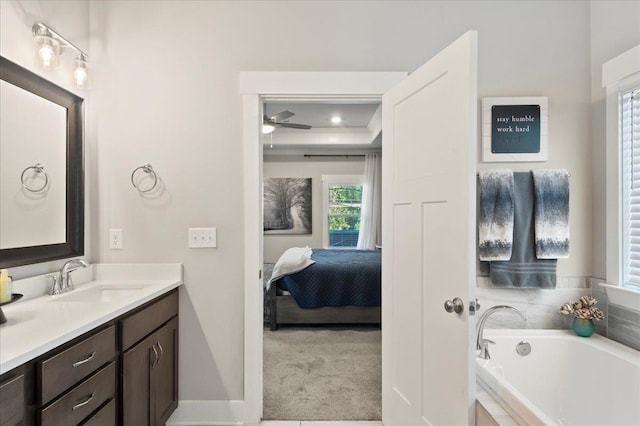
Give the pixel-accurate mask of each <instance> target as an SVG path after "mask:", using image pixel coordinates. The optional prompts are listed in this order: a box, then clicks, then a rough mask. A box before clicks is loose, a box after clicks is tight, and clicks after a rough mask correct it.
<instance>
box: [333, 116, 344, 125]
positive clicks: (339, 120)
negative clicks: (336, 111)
mask: <svg viewBox="0 0 640 426" xmlns="http://www.w3.org/2000/svg"><path fill="white" fill-rule="evenodd" d="M331 122H332V123H333V124H340V123H342V117H340V116H339V115H334V116H333V117H331Z"/></svg>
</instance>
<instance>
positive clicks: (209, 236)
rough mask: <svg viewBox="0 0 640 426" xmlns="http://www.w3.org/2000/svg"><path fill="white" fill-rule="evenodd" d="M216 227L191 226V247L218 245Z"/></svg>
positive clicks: (189, 244)
mask: <svg viewBox="0 0 640 426" xmlns="http://www.w3.org/2000/svg"><path fill="white" fill-rule="evenodd" d="M216 234H217V232H216V228H189V243H188V246H189V248H213V247H217V244H218V242H217V235H216Z"/></svg>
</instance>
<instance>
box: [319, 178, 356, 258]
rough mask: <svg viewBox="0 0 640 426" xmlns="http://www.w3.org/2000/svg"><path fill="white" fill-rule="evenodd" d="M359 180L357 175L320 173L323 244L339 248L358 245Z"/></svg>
mask: <svg viewBox="0 0 640 426" xmlns="http://www.w3.org/2000/svg"><path fill="white" fill-rule="evenodd" d="M362 179H363V177H362V176H360V175H346V176H345V175H340V176H338V175H331V176H327V175H325V176H322V182H323V192H324V225H325V226H324V238H323V239H324V241H323V242H324V246H325V247H327V248H338V249H339V248H354V247H356V246H357V245H358V235H359V233H360V208H361V205H362Z"/></svg>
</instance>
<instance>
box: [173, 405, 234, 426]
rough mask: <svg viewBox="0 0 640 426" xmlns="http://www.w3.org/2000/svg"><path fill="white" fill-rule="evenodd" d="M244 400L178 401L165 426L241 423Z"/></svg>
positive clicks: (207, 425) (221, 425)
mask: <svg viewBox="0 0 640 426" xmlns="http://www.w3.org/2000/svg"><path fill="white" fill-rule="evenodd" d="M243 424H244V401H179V402H178V408H176V411H174V412H173V414H172V415H171V417H169V420H168V421H167V426H205V425H206V426H209V425H216V426H217V425H220V426H230V425H243Z"/></svg>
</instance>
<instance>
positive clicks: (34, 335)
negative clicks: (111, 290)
mask: <svg viewBox="0 0 640 426" xmlns="http://www.w3.org/2000/svg"><path fill="white" fill-rule="evenodd" d="M81 272H82V274H81ZM74 274H78V276H80V275H83V276H84V278H85V279H87V278H88V279H89V280H90V281H88V282H85V283H84V284H76V289H75V290H73V291H71V292H69V293H65V294H62V295H58V296H49V295H34V294H33V290H32V289H33V288H40V287H42V288H44V286H42V285H40V284H34V283H33V281H34V280H35V279H36V278H30V279H28V280H20V281H16V282H15V283H14V293H22V292H23V291H20V290H21V289H22V288H24V293H26V294H25V297H24V299H23V300H19V301H17V302H14V303H12V304H9V305H5V306H3V307H2V310H3V312H4V314H5V316H6V317H7V322H6V323H5V324H2V325H0V374H3V373H5V372H7V371H9V370H11V369H13V368H15V367H18V366H19V365H21V364H24V363H25V362H27V361H30V360H32V359H34V358H36V357H38V356H40V355H42V354H44V353H46V352H48V351H50V350H51V349H54V348H56V347H58V346H60V345H62V344H64V343H66V342H68V341H70V340H72V339H74V338H76V337H78V336H80V335H82V334H84V333H86V332H87V331H90V330H92V329H94V328H96V327H98V326H100V325H102V324H104V323H105V322H107V321H110V320H112V319H114V318H116V317H118V316H120V315H122V314H124V313H126V312H128V311H130V310H132V309H134V308H136V307H138V306H141V305H143V304H144V303H146V302H148V301H150V300H153V299H155V298H156V297H158V296H161V295H162V294H164V293H166V292H168V291H170V290H172V289H174V288H177V287H179V286H180V285H182V265H181V264H140V265H133V264H100V265H91V267H90V268H87V270H83V271H78V272H74ZM42 280H44V276H43V277H42ZM21 281H24V282H23V283H21ZM27 281H28V282H27ZM80 281H81V280H79V282H80ZM110 285H115V286H117V287H118V288H126V287H127V286H132V287H136V286H138V287H140V286H144V288H141V289H139V290H137V291H135V293H133V296H128V297H122V298H114V300H109V301H103V302H94V303H79V302H71V301H69V302H65V301H64V297H65V296H67V295H70V294H72V293H76V292H84V291H86V290H89V289H91V288H93V287H97V286H110ZM27 286H28V288H27ZM21 287H22V288H21ZM30 292H31V294H29V293H30ZM34 296H35V297H34Z"/></svg>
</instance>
